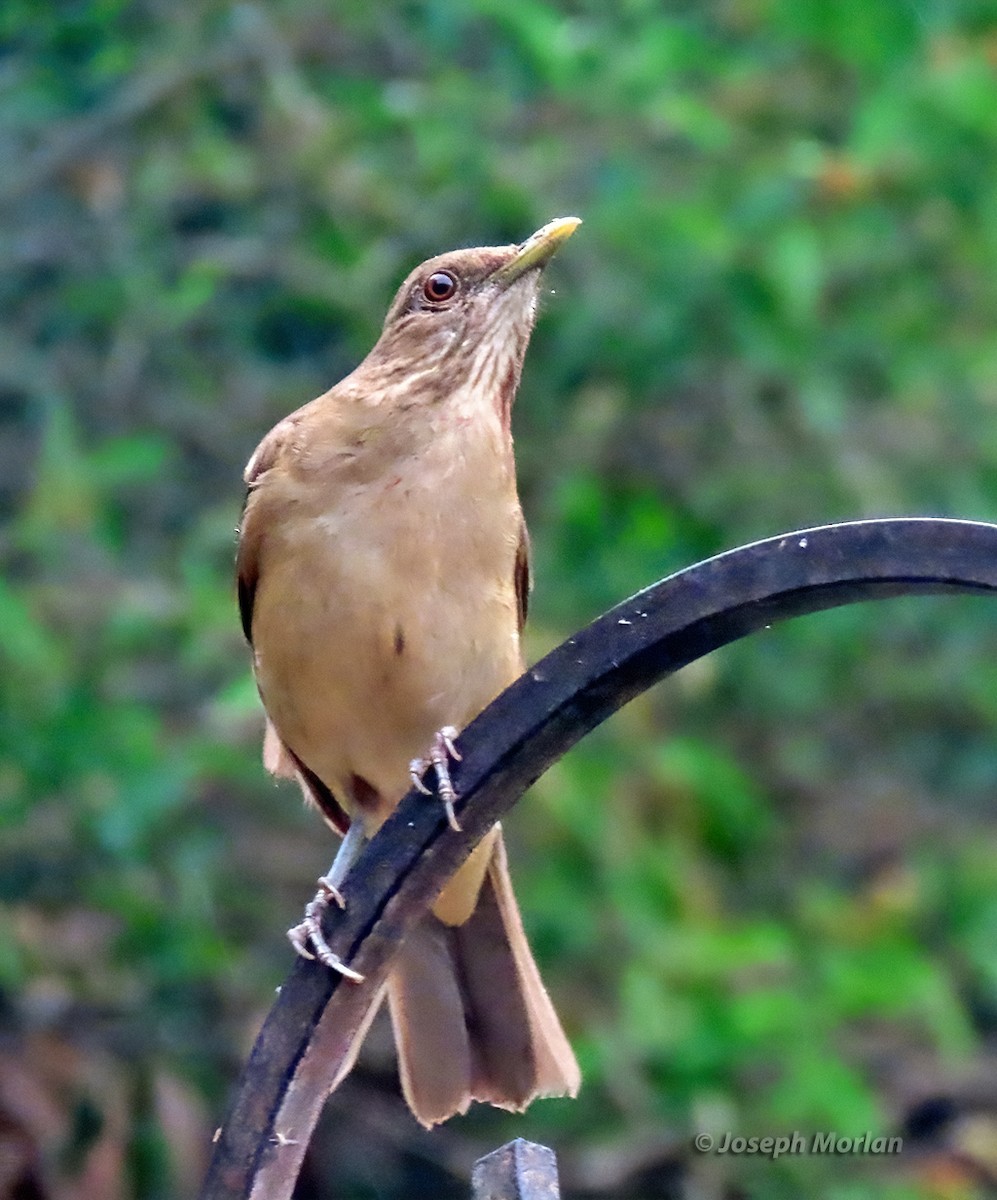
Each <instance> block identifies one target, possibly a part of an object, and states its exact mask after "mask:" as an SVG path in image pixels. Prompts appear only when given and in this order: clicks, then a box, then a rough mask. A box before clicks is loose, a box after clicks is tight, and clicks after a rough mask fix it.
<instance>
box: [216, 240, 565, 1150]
mask: <svg viewBox="0 0 997 1200" xmlns="http://www.w3.org/2000/svg"><path fill="white" fill-rule="evenodd" d="M580 223H581V222H580V220H579V219H578V218H576V217H560V218H557V219H556V220H553V221H550V222H548V223H547V224H546V225H544V226H543V227H542V228H541V229H539V230H537V232H536V233H534V234H533V235H532V236H530V237H528V238H527V239H526V240H525V241H523V242H521V243H519V244H513V245H508V246H498V247H495V246H490V247H481V248H477V249H461V250H454V251H451V252H449V253H446V254H442V255H438V256H436V257H434V258H430V259H429V260H428V261H426V262H424V263H422V264H421V266H419V267H417V268H416V269H415V270H414V271H412V272H411V274H410V275H409V276H408V277H407V278H406V279H405V281H404V283H402V285H401V287H400V288H399V290H398V292H397V294H396V295H395V297H394V300H393V301H392V303H391V306H390V307H389V309H388V312H387V316H386V318H385V321H384V326H383V329H382V332H381V334H380V337H379V338H378V340H377V342H376V344H375V345H374V347H373V348H372V349H371V351H370V352H369V354H368V355H367V357H366V358H365V359H364V360H363V361H362V362H361V363H360V364H359V366H357V367H356V368H355V370H353V371H352V372H351V373H350V374H349V375H347V376H346V377H345V378H344V379H342V380H341V381H340V382H339V383H337V384H336V385H335V386H333V387H332V388H331V389H330V390H329V391H327V392H325V393H324V394H323V395H321V396H319V397H318V398H317V399H315V400H313V401H312V402H311V403H309V404H306V405H304V407H302V408H299V409H298V410H297V411H296V412H294V413H292V414H291V415H290V416H288V417H286V418H284V419H283V420H282V421H280V422H279V423H278V424H277V425H276V426H275V427H274V428H273V429H272V430H271V431H270V432H269V433H268V434H267V435H266V436H265V437H264V438H263V440H262V441H261V442H260V444H259V446H258V447H257V449H256V450H255V452H254V453H253V455H252V457H251V458H250V460H249V463H248V465H247V467H246V471H245V482H246V485H247V496H246V503H245V508H244V512H243V517H242V521H241V525H240V530H239V544H238V553H237V561H236V572H237V582H238V600H239V608H240V612H241V617H242V625H243V630H244V633H245V636H246V638H247V640H248V642H249V644H250V647H251V651H252V661H253V669H254V673H255V678H256V683H257V688H258V691H259V694H260V698H261V700H262V703H263V707H264V709H265V711H266V730H265V734H264V751H263V754H264V763H265V765H266V767H267V768H268V769H269V770H270V771H271V772H272V773H273V774H274V775H276V776H284V777H289V778H294V779H297V781H298V783H299V784H300V786H301V790H302V792H303V793H304V796H305V799H306V801H307V802H308V803H310V804H312V805H314V806H315V807H316V808H317V809H318V810H319V812H320V813H321V814H322V815H323V816H324V818H325V820H326V822H327V823H328V824H329V825H330V826H332V828H333V829H334V830H335V831H336V832H337V833H339V834H341V835H344V842H343V847H342V849H341V851H340V855H339V856H338V857H337V861H336V863H335V864H334V865H333V870H332V872H331V877H329V878H323V879H321V880H320V892H319V895H318V896H317V898H316V902H313V905H312V906H309V908H308V909H306V919H305V921H304V922H303V923H302V924H301V925H300V926H297V927H296V928H295V929H294V930H291V931H290V936H291V938H292V941H293V942H294V944H295V946H296V948H297V949H298V951H299V952H300V953H302V954H304V955H306V956H307V957H318V958H321V959H322V960H323V961H326V962H327V963H328V965H329V966H331V967H333V968H335V969H339V970H342V971H343V972H344V973H345V974H347V975H351V976H352V977H354V978H356V977H357V976H356V973H355V972H353V971H352V970H351V968H350V967H349V966H348V964H345V963H341V962H340V961H339V960H338V959H336V958H335V956H333V955H332V954H331V952H330V951H329V950H328V947H327V946H325V945H324V942H323V939H322V938H321V932H320V927H319V923H318V921H317V919H316V911H317V908H318V907H319V906H320V905H321V904H322V903H324V902H325V901H326V900H327V899H328V898H329V897H332V898H334V899H335V900H336V901H337V902H340V903H342V902H343V901H342V896H341V894H340V891H339V888H338V884H339V882H341V880H342V877H343V875H344V873H345V868H347V867H348V866H349V865H350V863H351V862H352V861H353V860H354V859H355V857H356V854H357V852H358V849H359V848H362V845H363V843H364V842H365V841H366V840H367V839H369V838H370V837H371V836H373V834H374V833H375V832H376V831H377V829H378V828H379V827H380V825H381V824H382V823H383V822H384V821H385V819H386V818H387V817H388V816H389V814H390V813H391V812H392V811H393V810H394V808H395V807H396V806H397V804H398V803H399V801H400V800H401V798H402V796H403V795H404V794H405V793H406V792H407V791H408V790H409V788H410V786H411V785H412V784H413V783H414V784H415V785H416V786H418V787H420V788H421V790H423V791H426V792H428V791H429V790H430V789H428V788H427V787H426V785H425V783H424V781H423V776H424V774H425V773H426V771H427V770H428V765H429V764H430V763H432V765H433V766H435V768H436V780H437V791H438V793H439V797H440V799H441V800H442V802H443V804H444V806H445V808H446V810H447V817H448V819H449V820H450V822H451V824H454V825H456V824H457V818H456V816H455V812H454V800H455V799H456V795H455V792H454V789H453V785H452V783H451V781H450V770H449V762H450V761H452V760H454V759H455V758H456V757H458V751H457V747H456V745H455V744H454V742H455V738H456V736H457V733H458V731H459V730H460V729H462V728H464V727H465V726H466V725H467V724H468V723H469V722H470V721H471V720H472V719H473V718H474V717H475V716H477V715H478V713H479V712H481V711H482V709H484V708H485V707H486V706H487V705H488V704H489V703H490V702H491V701H492V700H493V699H494V698H495V697H496V696H497V695H498V694H499V693H500V692H502V691H503V690H504V689H505V688H506V687H507V686H508V685H509V684H511V683H512V682H513V681H514V680H515V679H516V678H518V677H519V676H520V675H521V674H522V672H523V669H524V659H523V650H522V644H521V634H522V629H523V624H524V622H525V620H526V612H527V601H528V596H529V591H530V587H531V578H530V576H531V567H530V547H529V538H528V535H527V530H526V524H525V521H524V518H523V512H522V508H521V506H520V501H519V497H518V493H517V486H516V467H515V459H514V453H513V441H512V432H511V413H512V407H513V402H514V400H515V397H516V393H517V390H518V387H519V382H520V376H521V373H522V368H523V360H524V356H525V354H526V349H527V345H528V343H529V340H530V336H531V333H532V330H533V326H534V322H535V319H536V314H537V304H538V297H539V289H540V280H541V276H542V273H543V271H544V268H545V267H546V265H547V264H548V262H549V261H550V259H551V258H552V257H553V255H554V254H555V252H556V251H557V250H558V249H559V248H560V247H561V246H562V245H563V244H564V242H565V241H566V240H567V239H568V238H569V237H570V236H571V235H572V233H574V231H575V229H576V228H577V226H578V225H579V224H580ZM427 802H429V801H427ZM348 847H349V848H348ZM386 991H387V998H388V1007H389V1011H390V1015H391V1021H392V1026H393V1029H394V1035H395V1043H396V1047H397V1051H398V1058H399V1074H400V1078H401V1085H402V1091H403V1094H404V1097H405V1099H406V1101H407V1103H408V1105H409V1108H410V1109H411V1111H412V1113H413V1114H414V1116H415V1117H416V1119H417V1120H418V1121H419V1122H420V1123H421V1124H423V1125H424V1126H426V1127H431V1126H433V1125H436V1124H438V1123H440V1122H441V1121H444V1120H447V1119H448V1118H449V1117H451V1116H453V1115H455V1114H458V1113H463V1112H466V1110H467V1108H468V1107H469V1105H470V1103H471V1101H472V1100H476V1101H484V1102H487V1103H490V1104H493V1105H496V1106H498V1107H501V1108H506V1109H510V1110H513V1111H522V1110H523V1109H525V1108H526V1106H527V1105H528V1104H529V1103H530V1102H531V1101H532V1100H533V1099H535V1098H537V1097H540V1096H565V1095H566V1096H574V1095H575V1094H576V1093H577V1091H578V1088H579V1085H580V1081H581V1076H580V1072H579V1068H578V1064H577V1061H576V1059H575V1056H574V1054H573V1052H572V1049H571V1046H570V1044H569V1042H568V1039H567V1037H566V1035H565V1033H564V1031H563V1029H562V1027H561V1023H560V1021H559V1019H558V1017H557V1014H556V1012H555V1010H554V1007H553V1004H552V1002H551V1000H550V997H549V995H548V993H547V991H546V989H545V987H544V985H543V982H542V981H541V978H540V973H539V970H538V968H537V966H536V963H535V962H534V959H533V955H532V952H531V950H530V947H529V944H528V942H527V940H526V936H525V933H524V931H523V924H522V919H521V917H520V913H519V909H518V907H517V903H516V899H515V895H514V893H513V888H512V883H511V879H510V876H509V869H508V864H507V858H506V852H505V846H504V843H503V840H502V830H501V827H500V826H499V825H495V826H494V827H493V828H492V829H491V830H490V831H489V832H488V833H487V834H486V835H485V837H484V838H483V839H482V841H480V842H479V843H478V845H477V846H476V847H475V849H474V851H473V852H472V853H471V855H470V857H469V858H468V859H467V860H466V861H465V863H464V864H463V865H462V866H461V867H460V868H458V870H457V872H456V873H455V874H454V876H453V877H452V878H451V879H450V881H449V882H448V883H447V884H446V886H445V887H444V889H443V891H442V892H441V893H440V895H439V897H438V898H437V899H436V901H435V903H434V904H433V906H432V908H431V911H430V912H429V913H427V914H426V916H425V917H424V918H423V919H422V920H421V921H420V922H419V924H418V925H417V927H416V928H415V930H414V931H413V932H412V933H411V934H410V935H409V937H408V938H407V939H406V941H405V942H404V943H403V945H402V946H401V948H400V950H399V951H398V953H397V955H396V956H395V958H394V959H393V960H392V965H391V968H390V971H389V974H388V978H387V985H386Z"/></svg>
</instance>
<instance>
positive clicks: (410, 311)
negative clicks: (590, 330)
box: [364, 217, 581, 399]
mask: <svg viewBox="0 0 997 1200" xmlns="http://www.w3.org/2000/svg"><path fill="white" fill-rule="evenodd" d="M580 224H581V222H580V220H579V219H578V218H577V217H558V218H557V219H556V220H554V221H550V222H548V224H546V225H545V226H544V227H543V228H542V229H538V230H537V232H536V233H534V234H533V235H532V237H528V238H527V239H526V241H525V242H522V243H521V244H520V245H513V246H487V247H482V248H479V249H475V250H453V251H451V252H450V253H449V254H440V255H437V256H436V257H435V258H431V259H429V260H428V261H426V262H424V263H423V264H422V265H421V266H419V267H417V268H416V269H415V270H414V271H413V272H412V273H411V274H410V275H409V277H408V278H407V279H406V280H405V282H404V283H403V284H402V286H401V287H400V288H399V289H398V292H397V294H396V296H395V298H394V300H393V302H392V304H391V307H390V308H389V309H388V315H387V317H386V318H385V321H384V329H383V331H382V333H381V336H380V338H379V339H378V342H377V345H376V346H375V347H374V349H373V350H372V351H371V354H370V355H369V357H368V359H367V361H366V363H365V364H364V365H365V366H369V367H370V368H374V369H377V370H378V371H379V372H387V375H388V376H389V377H386V378H384V379H383V381H382V382H383V384H384V385H386V386H387V387H388V388H389V389H391V388H395V387H400V386H406V387H407V389H408V390H414V391H416V392H418V393H420V394H424V393H427V392H428V394H429V395H432V392H433V390H434V389H438V390H439V391H440V394H441V395H442V394H453V392H455V391H456V390H458V389H462V388H464V387H466V386H471V387H474V388H478V387H480V388H481V389H482V390H487V389H489V388H490V387H493V386H498V387H501V388H502V389H503V390H504V391H508V390H509V387H510V385H511V389H512V391H513V392H514V391H515V388H516V386H517V385H518V383H519V372H520V369H521V367H522V362H523V356H524V355H525V353H526V347H527V344H528V342H529V339H530V333H531V331H532V329H533V322H534V319H535V317H536V305H537V293H538V290H539V286H540V275H541V272H542V271H543V268H544V267H545V266H546V265H547V263H548V262H549V261H550V259H551V258H552V257H553V255H554V254H555V253H556V251H557V250H558V248H559V247H560V246H561V245H562V244H563V243H564V242H565V241H566V240H567V239H568V238H569V237H570V236H571V235H572V233H574V231H575V229H577V227H578V226H579V225H580ZM441 384H442V385H444V386H443V387H441V386H440V385H441ZM510 399H511V398H510Z"/></svg>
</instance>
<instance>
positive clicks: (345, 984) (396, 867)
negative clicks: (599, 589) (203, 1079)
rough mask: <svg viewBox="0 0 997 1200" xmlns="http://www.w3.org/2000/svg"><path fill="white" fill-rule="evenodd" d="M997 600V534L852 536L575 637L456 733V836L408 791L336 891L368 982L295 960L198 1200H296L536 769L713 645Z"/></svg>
mask: <svg viewBox="0 0 997 1200" xmlns="http://www.w3.org/2000/svg"><path fill="white" fill-rule="evenodd" d="M965 591H970V592H974V591H975V592H986V593H994V592H997V525H986V524H982V523H977V522H972V521H952V520H940V519H933V518H900V519H890V520H881V521H857V522H850V523H847V524H841V525H828V526H823V527H821V528H818V529H808V530H802V531H800V532H797V533H789V534H785V535H784V536H782V537H776V538H770V539H768V540H767V541H763V542H756V543H753V544H752V545H750V546H743V547H741V548H740V549H737V550H731V551H729V552H728V553H726V554H721V555H719V556H717V557H716V558H711V559H708V560H707V561H705V562H701V563H698V564H697V565H696V566H694V567H689V568H688V569H686V570H684V571H680V572H679V573H678V574H676V575H672V576H670V577H669V578H668V579H665V580H662V581H661V582H660V583H656V584H654V585H653V586H652V587H650V588H648V589H647V590H646V591H643V592H639V593H638V594H637V595H636V596H633V597H632V598H631V599H629V600H626V601H624V602H623V603H622V604H620V605H618V606H617V607H616V608H614V609H612V610H611V611H610V612H608V613H606V614H605V615H604V616H601V617H599V619H598V620H596V621H594V622H593V623H592V624H591V625H589V626H588V627H587V628H586V629H584V630H583V631H582V632H581V633H579V634H576V635H575V636H574V637H572V638H569V639H568V640H567V641H566V642H564V643H562V645H560V646H559V647H558V648H557V649H556V650H554V651H553V652H552V653H551V654H548V655H547V657H546V658H544V659H543V660H542V661H541V662H539V663H537V665H536V666H534V667H532V668H530V669H529V670H528V671H527V672H526V673H525V674H524V675H523V676H522V677H521V678H520V679H518V680H517V681H516V682H515V683H514V684H513V685H512V686H511V687H509V688H508V689H507V690H506V691H505V692H503V693H502V695H501V696H499V697H498V698H497V699H496V700H495V701H494V703H493V704H491V705H490V706H489V707H488V708H487V709H486V710H485V712H483V713H482V714H481V715H480V716H479V717H478V718H477V719H476V720H475V721H474V722H473V723H472V724H471V725H470V726H468V728H467V729H466V730H465V731H464V733H463V734H462V735H461V738H460V742H459V746H460V750H461V753H462V755H463V761H462V762H461V763H460V764H458V767H457V769H456V770H455V771H454V776H455V778H454V782H455V784H456V786H457V790H458V792H459V793H460V796H461V800H460V802H459V805H458V813H459V817H460V821H461V825H462V826H463V829H462V831H461V832H460V833H457V832H455V831H454V830H452V829H450V828H449V826H448V825H447V823H446V821H445V819H444V818H443V816H442V808H441V807H440V806H439V805H436V804H429V803H427V802H426V799H425V797H424V796H421V795H419V793H417V792H410V793H409V794H408V795H407V796H406V797H405V798H404V800H403V801H402V803H401V804H400V805H399V807H398V809H397V810H396V812H395V813H394V814H393V815H392V817H391V818H390V819H389V820H388V821H387V822H386V823H385V825H384V826H383V828H382V829H381V830H380V832H379V833H378V834H377V836H376V837H375V838H374V839H373V840H372V841H371V843H370V845H369V846H368V847H367V849H366V850H365V851H364V853H363V855H362V856H361V857H360V859H359V860H358V861H357V863H356V866H355V867H354V869H353V870H352V871H351V872H350V874H349V875H348V876H347V878H346V881H345V884H344V888H343V890H344V893H345V895H346V897H347V908H346V911H345V912H339V911H333V912H332V913H331V914H330V919H329V921H328V923H327V925H326V930H327V933H328V937H329V943H330V945H331V947H332V949H333V950H334V951H335V952H336V953H338V954H340V955H341V956H342V957H343V958H344V959H345V960H346V961H347V962H349V963H350V964H351V965H352V966H353V967H354V968H355V969H356V970H358V971H359V972H361V973H362V974H363V975H364V982H363V983H362V984H354V983H351V982H349V981H346V980H344V979H343V978H342V977H341V976H339V975H336V974H334V973H332V972H330V971H329V970H327V969H326V968H324V967H321V966H318V965H317V964H315V963H308V962H305V961H303V960H301V959H299V960H298V961H297V962H296V963H295V965H294V969H293V970H292V972H291V975H290V977H289V978H288V980H287V982H286V983H285V984H284V986H283V988H282V989H281V992H280V995H279V997H278V999H277V1002H276V1003H275V1004H274V1006H273V1009H272V1010H271V1012H270V1014H269V1016H268V1017H267V1020H266V1022H265V1023H264V1026H263V1029H262V1030H261V1032H260V1035H259V1037H258V1039H257V1042H256V1045H255V1046H254V1048H253V1051H252V1054H251V1056H250V1059H249V1062H248V1064H247V1066H246V1069H245V1071H244V1073H243V1077H242V1080H241V1081H240V1084H239V1090H238V1093H237V1095H236V1099H235V1103H234V1105H233V1107H232V1110H231V1112H230V1114H229V1117H228V1119H227V1121H226V1123H225V1126H224V1127H223V1129H222V1130H221V1131H220V1134H219V1137H218V1139H217V1143H216V1146H215V1153H214V1157H213V1160H212V1163H211V1167H210V1169H209V1172H208V1176H207V1179H206V1181H205V1184H204V1188H203V1190H202V1193H201V1197H202V1200H237V1198H238V1200H263V1198H264V1197H265V1198H266V1200H284V1198H286V1197H288V1196H290V1194H291V1189H292V1187H293V1184H294V1180H295V1178H296V1177H297V1174H298V1170H299V1168H300V1164H301V1159H302V1157H303V1156H304V1152H305V1148H306V1147H307V1144H308V1139H309V1138H310V1136H311V1132H312V1129H313V1128H314V1125H315V1122H316V1121H317V1119H318V1115H319V1112H320V1111H321V1108H322V1105H323V1103H324V1101H325V1098H326V1096H327V1095H328V1093H329V1091H330V1090H331V1088H332V1086H334V1083H335V1082H338V1080H339V1079H340V1078H342V1076H343V1075H344V1074H345V1073H346V1071H348V1070H349V1067H350V1065H351V1062H352V1060H351V1059H350V1056H349V1047H350V1046H351V1044H352V1043H353V1042H354V1040H355V1036H354V1035H355V1033H356V1031H357V1029H358V1028H360V1027H361V1026H362V1025H363V1023H364V1020H365V1018H366V1016H367V1014H368V1013H369V1012H370V1010H371V1005H372V1003H373V1001H374V1000H375V999H376V998H377V997H378V995H379V993H380V990H381V988H382V986H383V980H384V976H385V974H386V972H387V969H388V967H389V965H390V962H391V957H392V954H393V953H394V951H395V950H396V948H397V946H398V944H399V942H400V941H401V939H402V938H403V937H404V936H405V934H406V932H407V931H408V929H409V928H410V927H411V926H412V925H413V924H414V923H415V922H416V921H417V920H418V919H419V918H420V917H421V916H422V915H423V913H424V912H425V911H426V910H427V908H428V907H429V905H430V904H431V903H432V901H433V899H434V898H435V896H436V894H437V893H438V892H439V891H440V889H441V888H442V886H443V884H444V883H445V882H446V880H447V879H448V878H449V877H450V875H451V874H452V873H453V871H454V870H456V868H457V867H458V866H459V865H460V863H461V862H462V861H463V860H464V859H465V858H466V857H467V855H468V854H469V853H470V851H471V850H472V849H473V847H474V846H475V845H476V844H477V842H478V840H479V839H480V838H481V837H482V836H483V834H484V833H485V832H486V831H487V830H488V829H489V828H490V827H491V825H492V824H493V823H494V822H495V821H496V820H498V819H499V818H500V817H501V816H502V815H503V814H504V813H505V812H506V811H507V810H508V809H509V808H511V807H512V805H513V804H514V803H515V802H516V800H518V799H519V797H520V796H521V795H522V794H523V792H524V791H525V790H526V789H527V788H528V787H529V786H530V784H532V783H533V782H534V781H535V780H536V779H537V778H538V777H539V776H540V775H541V774H543V772H544V771H545V770H546V769H547V768H548V767H549V766H550V765H551V764H552V763H553V762H555V761H556V760H557V759H558V758H559V757H560V756H561V755H563V754H564V753H565V752H566V751H567V750H568V749H569V748H570V747H571V746H573V745H574V744H575V742H577V741H578V740H579V739H580V738H581V737H582V736H583V735H584V734H585V733H587V732H588V731H589V730H590V729H592V728H593V727H594V726H595V725H597V724H599V723H600V722H601V721H603V720H605V718H606V717H607V716H609V715H610V714H611V713H613V712H615V711H616V710H617V709H618V708H620V707H622V706H623V705H624V704H625V703H626V702H627V701H628V700H631V699H632V698H633V697H634V696H636V695H638V694H639V693H640V692H642V691H643V690H645V689H646V688H648V687H650V686H651V685H652V684H653V683H656V682H657V681H658V680H659V679H661V678H662V677H663V676H665V675H668V674H670V673H671V672H673V671H676V670H678V669H679V668H680V667H682V666H685V665H686V664H687V663H690V662H692V661H693V660H694V659H697V658H699V657H701V656H702V655H704V654H708V653H709V652H710V651H711V650H715V649H716V648H717V647H719V646H723V645H726V644H727V643H729V642H732V641H735V640H736V639H737V638H740V637H744V636H745V635H746V634H748V633H751V632H752V631H754V630H756V629H759V628H762V627H764V626H766V625H771V624H773V623H775V622H776V621H781V620H784V619H786V618H787V617H793V616H798V615H800V614H802V613H809V612H816V611H818V610H821V609H825V608H832V607H835V606H838V605H842V604H850V603H852V602H855V601H858V600H876V599H883V598H885V597H889V596H900V595H909V594H918V593H937V592H965Z"/></svg>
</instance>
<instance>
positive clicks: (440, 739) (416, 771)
mask: <svg viewBox="0 0 997 1200" xmlns="http://www.w3.org/2000/svg"><path fill="white" fill-rule="evenodd" d="M456 736H457V730H456V729H455V728H454V726H453V725H444V727H443V728H442V729H441V730H440V731H439V733H437V734H435V735H434V737H433V744H432V746H431V747H430V750H429V754H428V755H427V756H426V757H425V758H413V759H412V761H411V762H410V763H409V775H410V777H411V779H412V783H413V785H414V786H415V787H416V788H418V790H419V791H420V792H422V793H423V795H424V796H431V795H432V794H433V792H432V789H431V788H428V787H426V785H425V783H424V782H423V779H422V777H423V775H425V773H426V772H427V771H428V770H429V768H430V767H432V768H433V769H434V770H435V771H436V791H437V794H438V795H439V797H440V799H441V800H442V801H443V807H444V809H445V810H446V814H447V822H448V824H449V825H450V828H451V829H455V830H456V831H457V832H458V833H460V824H459V822H458V820H457V817H456V814H455V813H454V807H453V806H454V801H455V800H456V799H457V792H456V789H455V788H454V785H453V781H452V780H451V778H450V759H451V758H452V759H453V760H454V761H455V762H460V761H461V757H460V753H459V751H458V750H457V747H456V746H455V745H454V738H455V737H456Z"/></svg>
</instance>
